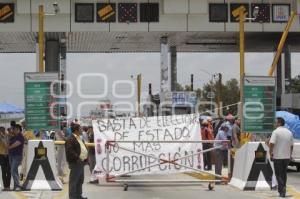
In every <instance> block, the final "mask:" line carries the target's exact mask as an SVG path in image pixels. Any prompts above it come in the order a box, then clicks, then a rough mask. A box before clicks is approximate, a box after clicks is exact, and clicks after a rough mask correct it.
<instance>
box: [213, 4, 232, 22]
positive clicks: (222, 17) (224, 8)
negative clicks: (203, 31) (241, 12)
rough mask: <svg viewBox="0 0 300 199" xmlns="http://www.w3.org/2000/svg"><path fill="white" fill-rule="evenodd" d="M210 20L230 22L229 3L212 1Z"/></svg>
mask: <svg viewBox="0 0 300 199" xmlns="http://www.w3.org/2000/svg"><path fill="white" fill-rule="evenodd" d="M209 21H210V22H228V5H227V4H225V3H210V4H209Z"/></svg>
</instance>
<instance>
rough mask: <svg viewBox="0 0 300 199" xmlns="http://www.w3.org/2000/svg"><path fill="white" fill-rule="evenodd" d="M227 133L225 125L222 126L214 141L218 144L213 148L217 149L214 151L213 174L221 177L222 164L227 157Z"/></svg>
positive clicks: (227, 128) (227, 129)
mask: <svg viewBox="0 0 300 199" xmlns="http://www.w3.org/2000/svg"><path fill="white" fill-rule="evenodd" d="M228 131H229V127H228V125H227V124H224V123H223V124H222V125H221V127H220V129H219V131H218V134H217V136H216V138H215V140H217V141H219V142H215V144H214V146H215V147H219V148H218V149H216V158H217V159H216V164H215V174H217V175H222V167H223V163H224V162H225V161H226V159H227V156H228V153H227V152H228V151H227V150H228V147H229V144H228V142H227V141H228Z"/></svg>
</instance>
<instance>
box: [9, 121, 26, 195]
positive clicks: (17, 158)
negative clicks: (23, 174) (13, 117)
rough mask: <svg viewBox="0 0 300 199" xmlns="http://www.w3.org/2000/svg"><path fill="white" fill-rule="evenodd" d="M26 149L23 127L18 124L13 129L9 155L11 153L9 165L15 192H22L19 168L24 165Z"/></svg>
mask: <svg viewBox="0 0 300 199" xmlns="http://www.w3.org/2000/svg"><path fill="white" fill-rule="evenodd" d="M23 147H24V137H23V135H22V127H21V125H19V124H16V125H14V126H13V128H12V135H11V138H10V139H9V146H8V150H9V151H8V153H9V164H10V167H11V171H10V172H11V175H12V177H13V180H14V189H13V190H14V191H21V190H22V187H21V185H20V179H19V171H18V167H19V166H20V164H21V163H22V156H23Z"/></svg>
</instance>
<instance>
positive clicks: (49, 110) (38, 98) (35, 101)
mask: <svg viewBox="0 0 300 199" xmlns="http://www.w3.org/2000/svg"><path fill="white" fill-rule="evenodd" d="M24 79H25V120H26V124H27V128H28V129H30V130H34V129H40V130H41V129H48V130H50V129H58V128H59V117H58V116H59V110H58V106H56V105H55V104H56V102H57V99H56V97H55V95H57V94H58V93H57V91H58V90H59V87H58V86H59V85H58V84H56V85H55V84H54V82H55V81H56V82H57V80H58V74H57V73H25V74H24Z"/></svg>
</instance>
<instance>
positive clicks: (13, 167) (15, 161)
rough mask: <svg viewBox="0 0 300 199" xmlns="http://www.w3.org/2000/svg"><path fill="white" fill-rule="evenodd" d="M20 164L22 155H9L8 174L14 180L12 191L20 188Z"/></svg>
mask: <svg viewBox="0 0 300 199" xmlns="http://www.w3.org/2000/svg"><path fill="white" fill-rule="evenodd" d="M21 163H22V155H10V156H9V164H10V172H11V175H12V177H13V180H14V189H16V188H17V187H21V185H20V180H19V171H18V167H19V166H20V164H21Z"/></svg>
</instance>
